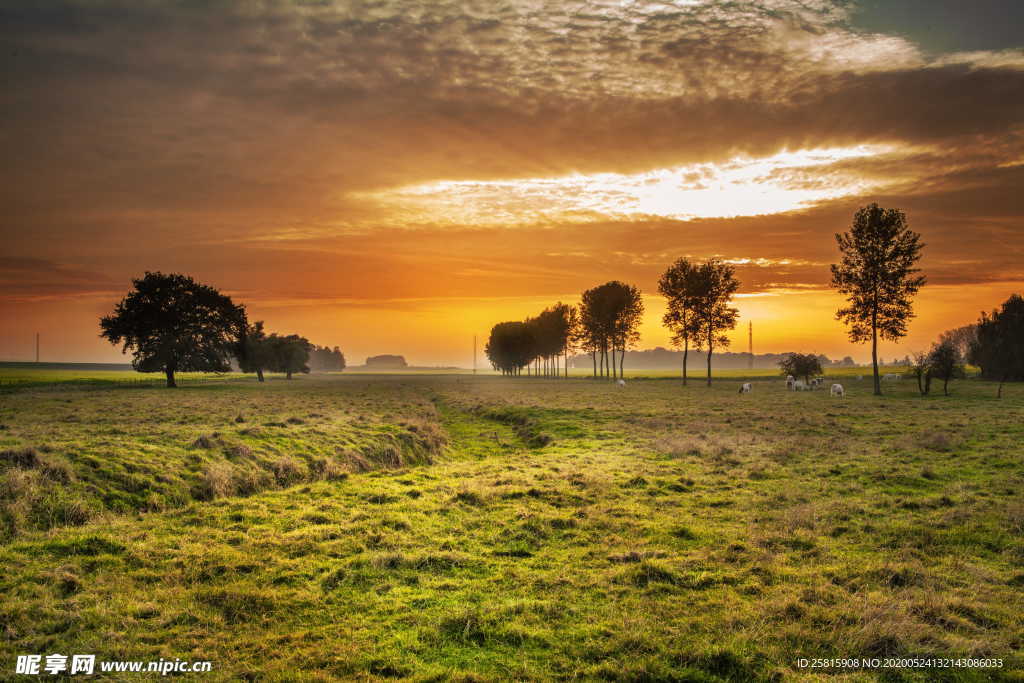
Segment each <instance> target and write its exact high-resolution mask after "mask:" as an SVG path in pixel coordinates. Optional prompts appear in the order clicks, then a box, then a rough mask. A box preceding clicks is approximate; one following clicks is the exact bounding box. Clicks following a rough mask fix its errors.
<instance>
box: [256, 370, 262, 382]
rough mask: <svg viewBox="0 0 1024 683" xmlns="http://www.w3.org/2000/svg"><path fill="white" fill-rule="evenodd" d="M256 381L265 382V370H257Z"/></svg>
mask: <svg viewBox="0 0 1024 683" xmlns="http://www.w3.org/2000/svg"><path fill="white" fill-rule="evenodd" d="M256 379H258V380H259V381H261V382H262V381H263V368H256Z"/></svg>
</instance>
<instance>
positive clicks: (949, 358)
mask: <svg viewBox="0 0 1024 683" xmlns="http://www.w3.org/2000/svg"><path fill="white" fill-rule="evenodd" d="M928 369H929V371H930V372H931V374H932V376H933V377H935V378H936V379H941V380H942V393H943V395H944V396H949V380H951V379H960V378H962V377H964V376H965V374H966V373H965V372H964V360H963V357H962V356H961V355H960V351H959V349H957V347H956V344H954V343H953V342H952V341H950V340H949V339H946V340H943V341H940V342H939V343H937V344H936V345H935V346H933V347H932V350H931V353H929V354H928Z"/></svg>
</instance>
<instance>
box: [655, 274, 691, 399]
mask: <svg viewBox="0 0 1024 683" xmlns="http://www.w3.org/2000/svg"><path fill="white" fill-rule="evenodd" d="M658 292H659V293H661V295H662V296H664V297H665V299H666V302H667V304H668V310H667V311H666V312H665V315H663V316H662V318H661V320H662V324H663V325H665V327H667V328H668V329H669V330H670V331H671V332H672V345H673V346H682V347H683V385H684V386H685V385H686V363H687V358H688V357H689V354H690V341H691V340H692V339H694V338H695V337H696V336H697V335H698V334H700V326H699V321H698V319H697V314H696V310H695V306H696V303H697V296H696V295H697V266H695V265H694V264H692V263H690V262H689V261H687V260H686V259H683V258H681V259H678V260H677V261H676V262H675V263H673V264H672V265H671V266H669V267H668V270H666V271H665V272H664V273H663V274H662V276H661V279H659V280H658Z"/></svg>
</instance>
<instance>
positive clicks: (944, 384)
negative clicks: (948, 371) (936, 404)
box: [942, 377, 949, 396]
mask: <svg viewBox="0 0 1024 683" xmlns="http://www.w3.org/2000/svg"><path fill="white" fill-rule="evenodd" d="M942 395H943V396H949V377H946V378H945V379H943V380H942Z"/></svg>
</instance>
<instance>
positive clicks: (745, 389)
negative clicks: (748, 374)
mask: <svg viewBox="0 0 1024 683" xmlns="http://www.w3.org/2000/svg"><path fill="white" fill-rule="evenodd" d="M753 388H754V387H752V386H750V382H744V383H743V386H741V387H740V393H741V394H749V393H750V392H751V390H752V389H753Z"/></svg>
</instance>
